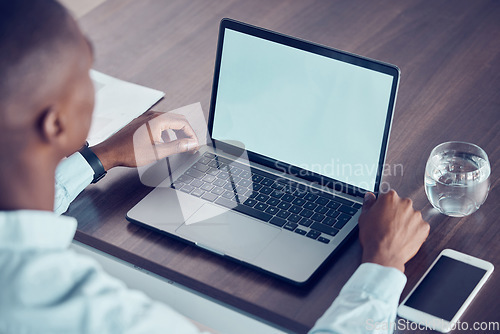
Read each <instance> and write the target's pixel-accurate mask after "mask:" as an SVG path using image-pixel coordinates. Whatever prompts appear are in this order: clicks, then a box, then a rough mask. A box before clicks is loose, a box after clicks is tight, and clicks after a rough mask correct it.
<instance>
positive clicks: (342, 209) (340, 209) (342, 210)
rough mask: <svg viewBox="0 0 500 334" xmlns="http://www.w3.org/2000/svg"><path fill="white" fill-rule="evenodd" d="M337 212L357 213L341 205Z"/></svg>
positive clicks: (355, 210) (352, 214) (351, 214)
mask: <svg viewBox="0 0 500 334" xmlns="http://www.w3.org/2000/svg"><path fill="white" fill-rule="evenodd" d="M191 184H192V183H191ZM337 210H338V211H340V212H343V213H346V214H348V215H350V216H354V215H355V214H356V212H357V211H358V209H355V208H351V207H349V206H346V205H341V206H340V208H338V209H337Z"/></svg>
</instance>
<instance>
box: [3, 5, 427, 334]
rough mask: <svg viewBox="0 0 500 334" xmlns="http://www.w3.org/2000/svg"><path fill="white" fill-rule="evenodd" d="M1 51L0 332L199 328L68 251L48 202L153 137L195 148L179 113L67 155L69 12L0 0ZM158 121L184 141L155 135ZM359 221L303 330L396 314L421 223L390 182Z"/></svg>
mask: <svg viewBox="0 0 500 334" xmlns="http://www.w3.org/2000/svg"><path fill="white" fill-rule="evenodd" d="M0 50H1V56H0V78H1V81H0V189H1V190H2V191H1V192H0V268H1V270H0V286H1V290H0V333H99V334H101V333H198V332H199V330H198V328H197V327H196V326H194V325H193V324H192V323H191V322H190V321H188V320H186V319H185V318H184V317H183V316H181V315H179V314H177V313H176V312H175V311H173V310H172V309H170V308H168V307H167V306H165V305H163V304H160V303H157V302H154V301H151V300H150V299H148V298H147V297H146V296H145V295H144V294H142V293H140V292H137V291H131V290H128V289H127V288H126V287H125V286H124V285H123V283H121V282H120V281H118V280H116V279H114V278H112V277H110V276H108V275H106V274H105V273H104V272H103V271H102V269H101V268H100V267H99V266H98V265H97V264H96V263H95V262H93V261H92V260H91V259H88V258H85V257H82V256H80V255H77V254H75V253H73V252H71V251H69V250H68V249H67V248H68V246H69V244H70V243H71V240H72V238H73V236H74V233H75V230H76V221H75V220H74V219H73V218H70V217H61V216H58V215H57V214H55V213H54V212H53V209H54V208H55V211H56V212H59V213H61V212H63V211H65V210H66V208H67V206H68V205H69V203H70V202H71V201H72V200H73V199H74V198H75V197H76V196H77V195H78V193H80V192H81V191H82V190H83V189H84V188H85V187H86V186H87V185H88V184H89V183H90V182H91V181H93V180H94V181H97V179H98V178H99V177H101V176H102V175H103V172H104V171H105V170H108V169H110V168H113V167H115V166H129V167H134V166H136V165H137V164H138V163H140V164H146V163H149V162H152V161H154V159H153V158H152V157H148V155H147V153H146V152H148V151H149V150H148V148H150V146H151V145H154V146H155V149H156V152H157V153H158V155H159V156H158V158H163V157H166V156H168V155H171V154H175V153H180V152H186V151H190V150H192V149H194V148H196V146H197V145H198V144H197V140H196V135H195V134H194V132H193V130H192V128H191V127H190V126H189V124H188V123H187V122H186V120H185V119H184V118H183V117H181V116H178V115H168V114H166V115H162V116H161V117H158V115H159V113H152V112H150V113H146V114H145V115H143V116H141V117H139V118H138V119H136V120H134V121H133V122H132V123H131V124H129V125H128V126H127V127H125V128H124V129H123V130H121V131H120V132H118V133H117V134H116V135H114V136H113V137H111V138H110V139H109V140H107V141H105V142H103V143H102V144H100V145H97V146H95V147H92V148H90V151H89V149H88V148H83V149H82V153H81V154H80V153H75V152H76V151H77V150H79V149H80V148H82V146H83V143H84V142H85V138H86V137H87V134H88V130H89V127H90V122H91V116H92V110H93V98H94V89H93V87H92V82H91V80H90V78H89V69H90V68H91V65H92V50H91V47H90V44H89V43H88V41H87V40H86V38H85V37H84V36H83V35H82V33H81V31H80V30H79V28H78V26H77V24H76V23H75V21H74V20H73V19H72V18H71V17H70V15H68V13H67V12H66V10H65V9H64V8H63V7H62V6H61V5H59V4H58V3H57V2H55V1H53V0H16V1H11V0H0ZM146 123H148V125H149V127H150V128H151V130H152V132H153V137H154V138H155V143H153V144H151V142H150V138H149V137H148V136H145V138H141V140H142V142H141V141H139V145H137V141H136V143H135V144H136V152H134V147H133V144H132V138H133V134H134V133H135V132H136V130H137V129H138V128H140V127H141V126H143V125H144V124H146ZM166 129H173V130H175V131H178V132H180V133H181V134H183V136H182V137H185V139H181V140H176V141H173V142H168V143H163V142H161V134H162V132H163V131H164V130H166ZM146 137H147V138H146ZM137 147H139V150H137ZM140 147H143V148H144V152H141V149H140ZM66 156H69V157H68V158H67V159H65V160H63V161H62V162H60V161H61V159H63V158H64V157H66ZM136 156H139V157H140V161H137V160H136V158H135V157H136ZM56 168H57V171H56ZM54 184H56V187H55V188H54ZM54 199H55V200H54ZM359 228H360V229H359V230H360V232H359V236H360V241H361V245H362V246H363V258H362V262H363V264H362V265H361V266H360V267H359V269H358V270H357V271H356V272H355V273H354V275H353V276H352V277H351V279H350V280H349V281H348V282H347V283H346V285H345V286H344V288H343V289H342V292H341V293H340V295H339V296H338V298H337V299H336V300H335V301H334V303H333V304H332V306H331V307H330V308H329V309H328V310H327V312H326V313H325V314H324V315H323V316H322V317H321V318H320V319H319V320H318V322H317V323H316V325H315V327H314V328H313V329H312V330H311V332H312V333H364V332H367V330H366V321H367V319H370V320H371V321H372V323H375V322H383V321H386V322H390V321H393V320H394V317H395V310H396V306H397V302H398V300H399V297H400V294H401V291H402V289H403V287H404V285H405V282H406V278H405V276H404V274H403V272H404V264H405V263H406V262H407V261H408V260H409V259H410V258H412V257H413V256H414V255H415V253H416V252H417V251H418V249H419V248H420V246H421V244H422V243H423V242H424V240H425V239H426V237H427V235H428V232H429V225H428V224H427V223H426V222H424V221H423V220H422V218H421V215H420V213H419V212H416V211H415V210H413V208H412V203H411V201H410V200H408V199H401V198H399V196H398V195H397V194H396V193H395V192H394V191H390V192H389V193H387V194H383V195H380V197H379V198H378V199H375V196H374V195H373V194H367V196H366V197H365V204H364V206H363V213H362V215H361V217H360V219H359Z"/></svg>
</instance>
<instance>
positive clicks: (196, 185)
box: [191, 180, 203, 188]
mask: <svg viewBox="0 0 500 334" xmlns="http://www.w3.org/2000/svg"><path fill="white" fill-rule="evenodd" d="M191 185H192V186H193V187H195V188H199V187H201V186H202V185H203V181H200V180H193V182H191Z"/></svg>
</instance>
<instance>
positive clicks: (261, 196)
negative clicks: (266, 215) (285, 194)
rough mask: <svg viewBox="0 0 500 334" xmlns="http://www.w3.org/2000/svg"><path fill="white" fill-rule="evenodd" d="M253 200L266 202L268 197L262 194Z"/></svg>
mask: <svg viewBox="0 0 500 334" xmlns="http://www.w3.org/2000/svg"><path fill="white" fill-rule="evenodd" d="M255 199H256V200H257V201H259V202H266V201H267V200H268V199H269V196H266V195H263V194H258V195H257V197H255Z"/></svg>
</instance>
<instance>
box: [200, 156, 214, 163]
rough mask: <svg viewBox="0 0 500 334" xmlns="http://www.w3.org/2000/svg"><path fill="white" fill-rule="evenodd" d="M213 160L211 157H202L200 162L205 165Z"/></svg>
mask: <svg viewBox="0 0 500 334" xmlns="http://www.w3.org/2000/svg"><path fill="white" fill-rule="evenodd" d="M210 161H212V159H210V158H207V157H201V158H200V159H199V160H198V162H199V163H201V164H204V165H208V163H209V162H210Z"/></svg>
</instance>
